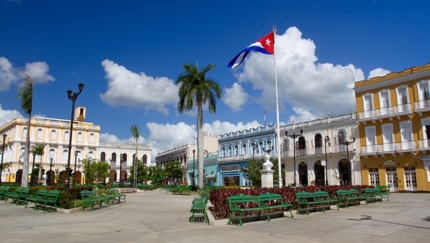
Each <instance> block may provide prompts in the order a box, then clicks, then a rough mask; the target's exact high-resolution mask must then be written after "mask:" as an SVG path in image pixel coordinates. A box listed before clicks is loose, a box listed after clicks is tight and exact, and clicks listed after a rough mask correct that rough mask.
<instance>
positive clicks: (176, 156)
mask: <svg viewBox="0 0 430 243" xmlns="http://www.w3.org/2000/svg"><path fill="white" fill-rule="evenodd" d="M203 144H204V154H205V157H207V155H208V154H214V153H215V152H216V151H218V137H217V136H213V135H209V134H208V133H207V132H203ZM197 157H198V156H197V146H196V145H195V144H185V145H182V146H179V147H176V148H173V149H169V150H166V151H162V152H160V153H158V154H157V156H156V157H155V163H156V164H157V165H160V166H161V167H163V168H164V166H165V164H166V163H167V162H179V163H180V164H181V167H182V178H181V179H177V180H175V181H172V183H184V184H185V183H188V184H192V183H193V179H192V177H193V176H192V173H191V174H190V166H191V168H193V171H196V173H195V174H196V175H197V171H198V164H199V161H198V158H197ZM205 161H206V159H205ZM197 178H198V177H197V176H195V177H194V180H195V182H194V183H195V184H196V185H197V183H198V180H197Z"/></svg>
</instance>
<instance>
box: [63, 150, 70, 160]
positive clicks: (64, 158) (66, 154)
mask: <svg viewBox="0 0 430 243" xmlns="http://www.w3.org/2000/svg"><path fill="white" fill-rule="evenodd" d="M68 155H69V151H68V150H67V149H65V150H63V157H62V160H63V163H65V162H67V159H68Z"/></svg>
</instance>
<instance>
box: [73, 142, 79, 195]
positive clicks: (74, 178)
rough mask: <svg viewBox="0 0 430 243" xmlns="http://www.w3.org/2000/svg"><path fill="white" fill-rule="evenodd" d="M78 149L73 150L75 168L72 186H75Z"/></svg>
mask: <svg viewBox="0 0 430 243" xmlns="http://www.w3.org/2000/svg"><path fill="white" fill-rule="evenodd" d="M78 154H79V151H77V150H76V151H75V168H74V170H73V188H75V184H76V159H77V158H78Z"/></svg>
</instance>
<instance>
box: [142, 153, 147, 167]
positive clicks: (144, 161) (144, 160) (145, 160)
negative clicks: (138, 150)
mask: <svg viewBox="0 0 430 243" xmlns="http://www.w3.org/2000/svg"><path fill="white" fill-rule="evenodd" d="M147 160H148V157H147V156H146V154H144V155H143V157H142V163H143V164H144V165H147V163H148V161H147Z"/></svg>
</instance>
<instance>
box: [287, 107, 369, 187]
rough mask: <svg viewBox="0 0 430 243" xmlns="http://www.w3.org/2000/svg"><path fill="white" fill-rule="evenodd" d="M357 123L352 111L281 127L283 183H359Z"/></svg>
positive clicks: (303, 184) (304, 184) (305, 184)
mask: <svg viewBox="0 0 430 243" xmlns="http://www.w3.org/2000/svg"><path fill="white" fill-rule="evenodd" d="M356 127H357V119H356V116H355V112H352V113H349V114H344V115H339V116H330V115H329V116H328V117H327V118H322V119H316V120H311V121H307V122H301V123H297V124H291V125H287V126H283V127H281V129H280V133H281V134H280V135H281V140H282V162H283V164H282V167H283V168H285V179H284V183H285V185H294V184H296V185H299V186H300V185H302V186H307V185H310V184H311V182H312V181H315V183H316V184H317V185H325V184H327V185H341V184H353V185H360V184H361V166H360V159H359V157H358V156H357V152H356V151H357V149H356V148H359V144H358V143H359V141H358V139H357V140H354V138H356V137H358V134H357V130H356ZM285 132H287V134H285ZM353 141H354V142H353Z"/></svg>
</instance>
